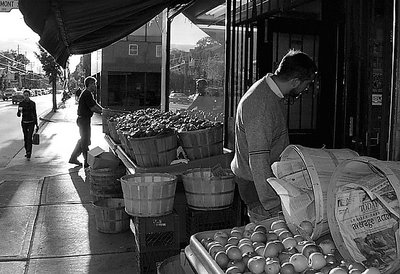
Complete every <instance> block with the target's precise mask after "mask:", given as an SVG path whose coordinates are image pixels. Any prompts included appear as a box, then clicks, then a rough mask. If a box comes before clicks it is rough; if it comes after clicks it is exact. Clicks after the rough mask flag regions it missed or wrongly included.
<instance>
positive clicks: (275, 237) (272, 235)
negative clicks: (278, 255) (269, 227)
mask: <svg viewBox="0 0 400 274" xmlns="http://www.w3.org/2000/svg"><path fill="white" fill-rule="evenodd" d="M266 235H267V241H268V242H270V241H275V240H278V235H276V234H275V233H274V232H273V231H268V232H267V233H266Z"/></svg>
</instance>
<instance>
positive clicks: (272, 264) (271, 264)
mask: <svg viewBox="0 0 400 274" xmlns="http://www.w3.org/2000/svg"><path fill="white" fill-rule="evenodd" d="M280 268H281V266H280V264H279V262H278V261H274V260H267V261H266V263H265V268H264V271H265V273H266V274H278V273H279V269H280Z"/></svg>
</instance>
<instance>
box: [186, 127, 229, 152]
mask: <svg viewBox="0 0 400 274" xmlns="http://www.w3.org/2000/svg"><path fill="white" fill-rule="evenodd" d="M178 137H179V140H180V143H181V146H182V148H183V150H184V151H185V152H186V155H187V157H188V158H189V160H196V159H202V158H206V157H210V156H214V155H219V154H222V153H223V142H222V141H223V128H222V125H219V126H216V127H211V128H207V129H201V130H194V131H182V132H179V133H178Z"/></svg>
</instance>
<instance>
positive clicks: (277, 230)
mask: <svg viewBox="0 0 400 274" xmlns="http://www.w3.org/2000/svg"><path fill="white" fill-rule="evenodd" d="M284 231H286V232H289V230H288V229H287V228H278V229H275V230H274V233H275V234H276V235H279V234H281V233H282V232H284Z"/></svg>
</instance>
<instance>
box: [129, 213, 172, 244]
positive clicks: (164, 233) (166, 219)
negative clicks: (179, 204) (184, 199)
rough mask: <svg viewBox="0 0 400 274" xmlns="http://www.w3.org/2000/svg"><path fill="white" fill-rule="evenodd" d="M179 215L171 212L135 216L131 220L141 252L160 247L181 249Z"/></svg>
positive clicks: (136, 242)
mask: <svg viewBox="0 0 400 274" xmlns="http://www.w3.org/2000/svg"><path fill="white" fill-rule="evenodd" d="M179 226H180V225H179V215H178V214H177V213H176V212H175V211H174V212H173V213H171V214H168V215H164V216H158V217H135V216H132V219H131V221H130V227H131V230H132V232H133V234H134V236H135V244H136V246H137V249H138V251H139V252H149V251H156V250H160V249H179V247H180V239H179V231H180V229H179Z"/></svg>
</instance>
